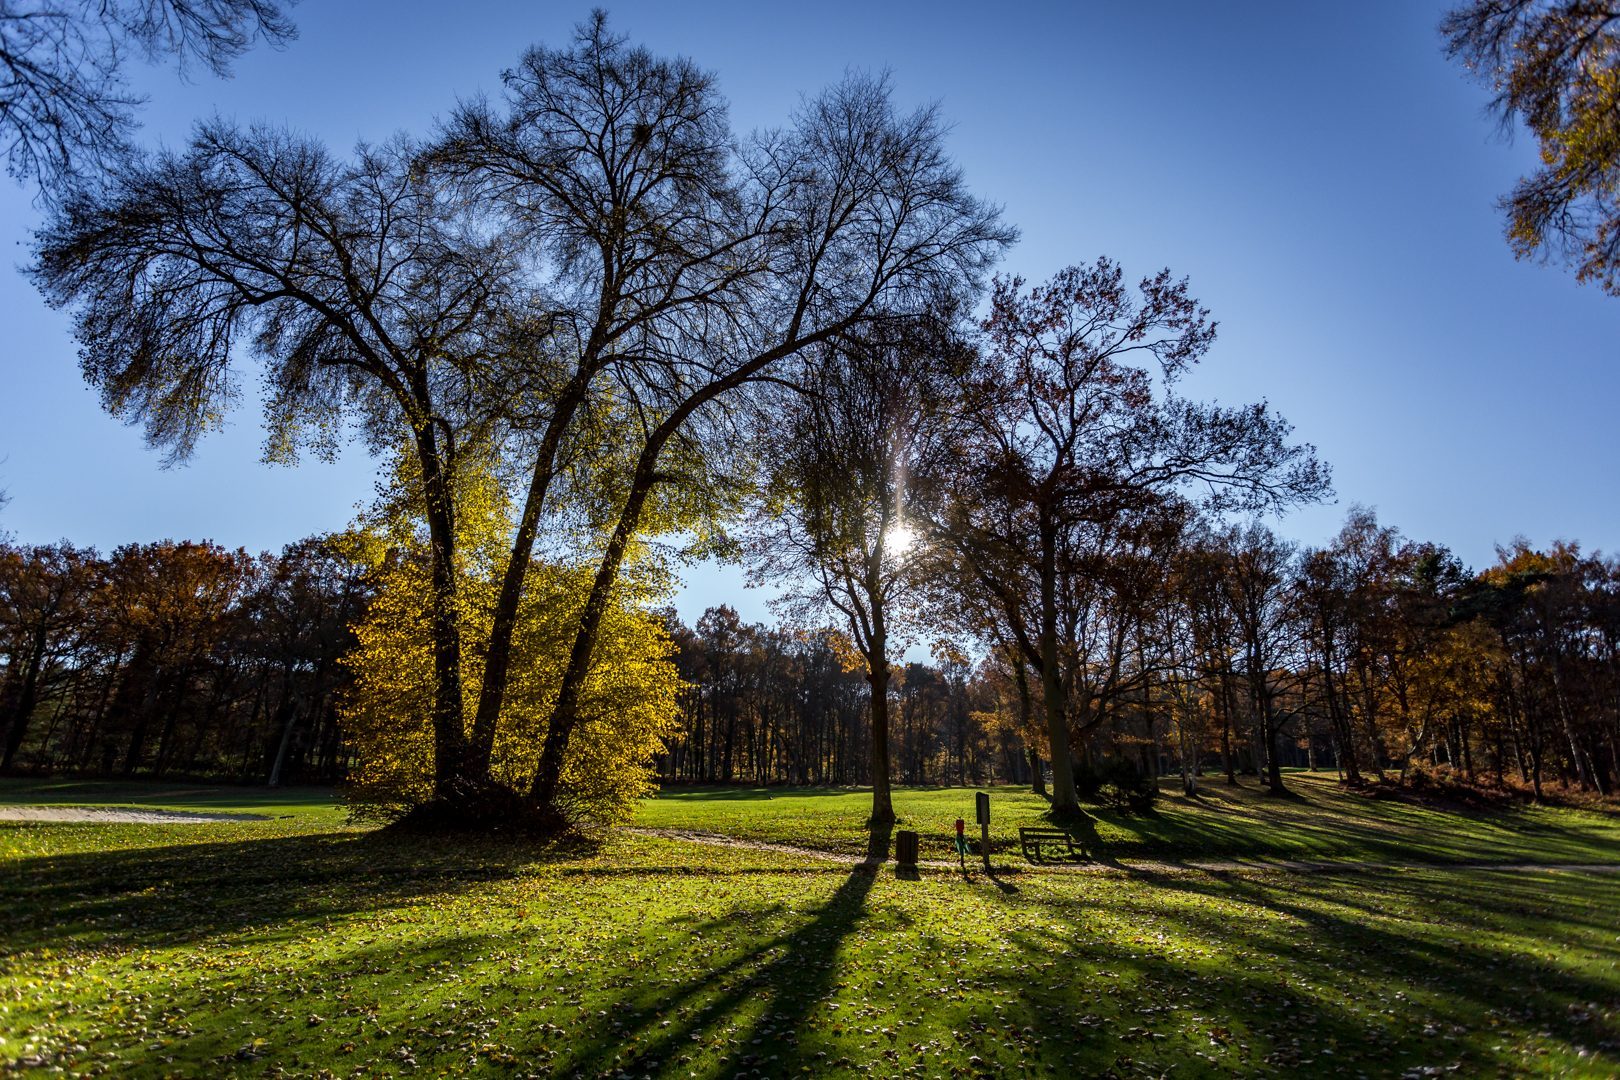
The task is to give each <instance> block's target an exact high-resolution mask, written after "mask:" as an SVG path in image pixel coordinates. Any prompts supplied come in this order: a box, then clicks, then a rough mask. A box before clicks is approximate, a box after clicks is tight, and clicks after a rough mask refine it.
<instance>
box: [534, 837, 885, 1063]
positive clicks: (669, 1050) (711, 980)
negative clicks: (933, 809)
mask: <svg viewBox="0 0 1620 1080" xmlns="http://www.w3.org/2000/svg"><path fill="white" fill-rule="evenodd" d="M892 833H893V827H892V826H880V827H878V828H874V829H872V830H871V834H870V838H869V840H868V843H867V848H866V859H865V861H863V862H862V863H860V864H858V865H856V866H854V867H853V868H851V869H850V870H849V871H848V876H847V877H846V878H845V879H844V881H843V882H842V883H841V884H840V885H839V886H838V888H837V889H836V890H835V891H834V892H833V894H832V896H831V897H829V898H828V899H827V900H826V902H825V903H823V904H821V905H820V906H819V907H817V908H816V909H815V911H814V912H813V913H812V914H811V916H810V918H809V919H808V920H807V921H805V922H803V923H801V924H800V925H798V926H796V927H795V928H794V929H792V930H790V931H788V932H787V933H785V934H781V935H779V936H777V937H775V938H772V939H770V940H768V941H766V942H765V943H763V944H760V945H758V946H755V947H753V948H749V949H745V950H743V951H742V952H741V953H739V954H738V955H736V956H733V957H732V958H731V959H729V960H728V961H726V962H724V963H720V964H717V965H715V966H714V967H712V968H711V969H709V970H707V971H705V972H704V973H703V974H702V976H701V977H698V978H695V979H691V980H689V981H687V982H686V983H685V984H684V985H681V986H678V987H675V988H674V989H662V988H660V989H659V990H658V991H657V992H656V994H653V995H647V994H643V995H641V996H640V997H639V998H638V1000H637V1007H635V1008H634V1010H633V1013H632V1015H635V1016H639V1017H650V1016H654V1015H658V1016H668V1015H669V1014H670V1013H672V1012H673V1013H674V1014H676V1015H678V1016H680V1017H681V1019H680V1021H679V1022H675V1021H667V1022H666V1021H660V1022H659V1025H658V1026H657V1027H653V1026H650V1025H648V1026H643V1027H641V1028H640V1030H634V1031H632V1030H627V1029H625V1028H624V1027H622V1026H621V1027H615V1028H613V1029H610V1030H605V1031H601V1032H599V1033H598V1034H597V1037H595V1038H592V1039H586V1040H581V1041H580V1042H578V1043H576V1044H575V1045H574V1049H573V1053H572V1054H570V1055H568V1056H567V1057H566V1058H564V1059H561V1060H557V1061H553V1062H551V1067H552V1068H553V1070H554V1071H557V1072H561V1073H565V1074H566V1073H570V1072H577V1073H579V1074H582V1075H595V1074H597V1073H610V1074H612V1075H618V1074H619V1073H620V1072H621V1071H623V1070H628V1069H631V1068H635V1069H639V1070H643V1071H646V1072H649V1073H669V1074H671V1075H677V1074H681V1073H680V1072H679V1071H678V1070H677V1068H676V1066H677V1065H684V1064H688V1063H690V1060H691V1055H690V1054H689V1053H688V1054H687V1055H686V1057H687V1061H686V1062H676V1061H672V1060H671V1059H672V1058H676V1057H677V1056H678V1055H679V1054H680V1052H681V1051H683V1050H686V1049H688V1048H690V1047H691V1046H692V1045H693V1044H694V1043H695V1042H696V1043H702V1042H703V1041H704V1039H705V1037H706V1035H707V1034H708V1033H712V1032H714V1031H716V1030H720V1029H722V1028H723V1027H724V1026H726V1025H735V1024H736V1022H737V1021H739V1020H740V1021H742V1023H743V1024H746V1025H747V1027H746V1029H745V1030H742V1031H741V1033H740V1034H739V1035H738V1037H737V1038H735V1039H732V1040H730V1042H731V1043H732V1044H733V1045H735V1046H737V1047H738V1048H739V1049H738V1050H737V1052H736V1053H735V1054H729V1053H728V1054H723V1055H721V1056H720V1057H719V1059H718V1060H717V1061H716V1062H713V1063H711V1064H712V1065H713V1066H714V1067H716V1068H718V1069H719V1070H720V1072H719V1074H720V1075H726V1076H744V1075H747V1074H749V1073H750V1072H755V1073H758V1074H759V1075H762V1076H780V1075H787V1074H789V1073H798V1072H799V1071H800V1070H801V1069H802V1068H806V1067H808V1068H810V1069H812V1070H815V1071H818V1072H820V1071H824V1070H826V1069H828V1068H830V1067H842V1066H843V1065H846V1064H848V1063H846V1062H838V1061H835V1060H829V1058H828V1057H827V1055H826V1054H825V1053H820V1054H818V1053H817V1052H816V1051H814V1050H813V1049H810V1048H807V1047H806V1046H805V1045H804V1037H805V1035H806V1033H807V1032H809V1031H810V1029H811V1026H812V1024H811V1013H812V1010H813V1009H814V1008H815V1006H816V1005H817V1004H818V1003H820V1002H821V1001H822V1000H823V999H824V998H825V997H826V996H827V994H828V992H829V991H830V990H832V989H833V988H834V987H835V985H836V984H837V981H838V980H837V977H836V976H837V971H838V963H837V961H838V954H839V950H840V949H841V947H842V946H843V943H844V941H845V939H846V938H848V937H849V936H850V935H851V934H852V933H854V932H855V931H856V929H857V927H858V926H859V925H860V924H861V922H862V920H863V918H865V916H866V915H867V910H866V903H867V897H868V896H869V894H870V893H871V891H872V887H873V885H874V883H875V881H876V880H877V877H878V875H879V874H881V873H884V865H885V860H886V859H887V856H888V852H889V844H890V840H891V836H892ZM752 914H753V915H755V916H756V917H757V916H760V915H767V914H774V912H754V913H752ZM729 921H730V920H725V919H716V920H711V921H709V922H706V923H700V924H698V926H697V927H696V929H698V930H700V931H708V932H710V933H713V932H723V931H724V930H726V929H727V927H728V924H729ZM632 1035H633V1038H632V1037H631V1036H632ZM627 1046H633V1047H634V1049H633V1051H630V1052H627V1050H626V1047H627ZM742 1047H747V1049H746V1050H745V1049H740V1048H742ZM755 1047H758V1049H755Z"/></svg>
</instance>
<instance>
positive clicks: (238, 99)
mask: <svg viewBox="0 0 1620 1080" xmlns="http://www.w3.org/2000/svg"><path fill="white" fill-rule="evenodd" d="M1444 6H1445V5H1443V4H1432V5H1431V4H1426V3H1418V2H1414V0H1401V2H1388V3H1366V4H1340V5H1318V4H1298V3H1286V4H1285V3H1277V4H1238V3H1233V4H1209V3H1186V4H1171V3H1161V4H1151V5H1136V6H1135V8H1136V10H1125V9H1124V6H1123V5H1105V4H1072V5H1069V4H1065V5H1050V6H1044V5H1038V4H998V5H988V4H982V3H973V4H961V5H952V4H946V3H927V4H883V5H878V4H872V3H870V2H867V3H856V4H844V3H818V4H815V5H795V6H793V7H791V8H790V7H788V6H785V5H782V6H778V5H768V4H759V3H738V4H699V3H683V4H669V3H662V4H657V3H620V4H615V5H613V6H611V7H610V9H609V11H610V15H611V17H612V20H613V23H614V25H615V26H616V27H617V28H618V29H620V30H621V31H624V32H627V33H629V34H630V35H631V36H632V37H633V38H634V39H635V40H637V41H639V42H641V43H644V44H646V45H648V46H649V47H651V48H652V49H654V50H655V51H659V52H664V53H680V54H684V55H687V56H689V57H691V58H693V59H694V60H696V61H697V62H698V63H700V64H702V65H703V66H705V67H707V68H709V69H711V70H713V71H715V72H717V73H718V75H719V77H720V83H721V86H722V88H723V90H724V91H725V92H726V94H727V96H728V97H729V98H730V100H731V103H732V118H733V121H734V124H735V126H736V127H737V128H738V129H739V130H747V129H749V128H753V127H756V126H766V125H772V124H777V123H780V122H782V121H783V120H784V119H785V118H786V116H787V114H788V113H789V112H790V111H791V109H792V108H793V106H794V104H795V103H796V102H797V101H798V100H799V97H800V95H801V94H802V93H808V92H814V91H815V90H816V89H817V88H819V87H821V86H823V85H825V84H826V83H828V82H830V81H833V80H835V79H837V78H838V77H839V76H840V75H841V74H842V73H843V72H844V71H845V69H847V68H862V69H868V70H878V69H885V68H886V69H889V70H890V71H891V72H892V74H893V79H894V85H895V87H896V90H897V92H898V95H899V96H900V98H901V99H902V100H903V101H906V102H914V103H920V102H925V101H938V102H939V103H940V104H941V106H942V108H943V111H944V114H945V115H946V116H947V117H948V118H949V119H950V120H951V121H952V123H953V124H954V131H953V133H952V137H951V148H952V151H953V152H954V154H955V156H956V158H957V159H958V160H959V161H960V162H961V164H962V166H963V168H964V169H965V171H966V173H967V176H968V179H969V182H970V183H971V185H972V186H973V188H974V189H975V190H976V191H978V192H979V193H980V194H982V195H983V196H985V197H986V198H989V199H991V200H993V201H996V202H999V203H1001V204H1002V205H1003V206H1004V207H1005V211H1006V215H1007V217H1008V219H1009V220H1011V221H1012V222H1013V223H1014V224H1016V225H1017V226H1019V227H1020V228H1021V229H1022V231H1023V240H1022V241H1021V242H1020V243H1019V245H1018V246H1017V248H1016V249H1014V250H1013V252H1012V253H1011V255H1010V257H1009V258H1008V260H1007V262H1006V265H1005V269H1006V270H1007V271H1008V272H1013V273H1018V274H1021V275H1023V276H1025V277H1027V278H1031V279H1039V278H1043V277H1045V276H1047V275H1048V274H1050V273H1051V272H1052V271H1054V270H1056V269H1058V268H1059V267H1061V266H1063V265H1065V264H1068V263H1073V262H1079V261H1082V260H1088V259H1091V258H1094V257H1096V256H1097V255H1100V254H1108V255H1110V256H1112V257H1114V258H1116V259H1118V260H1119V261H1121V262H1122V263H1123V264H1124V266H1125V268H1126V270H1127V272H1128V273H1130V274H1133V275H1138V276H1139V275H1141V274H1146V273H1148V272H1150V271H1153V270H1156V269H1157V268H1159V267H1161V266H1169V267H1171V268H1172V269H1173V270H1174V271H1175V272H1177V273H1178V274H1186V275H1188V276H1189V277H1190V278H1191V281H1192V286H1193V291H1194V293H1195V295H1197V296H1199V297H1200V298H1201V299H1202V300H1203V301H1204V302H1205V303H1206V304H1207V305H1208V306H1209V307H1210V308H1211V309H1212V311H1213V312H1214V314H1215V316H1216V317H1217V318H1218V319H1219V320H1220V322H1221V331H1220V339H1219V341H1218V342H1217V344H1216V346H1215V348H1214V350H1213V351H1212V353H1211V354H1210V356H1209V357H1208V358H1207V359H1206V360H1205V362H1204V365H1203V368H1202V370H1201V371H1200V372H1199V373H1198V374H1197V375H1196V376H1195V377H1194V379H1193V380H1191V381H1190V382H1189V384H1188V387H1189V389H1190V390H1193V391H1196V392H1197V393H1198V394H1199V395H1201V396H1205V397H1213V398H1218V399H1220V400H1222V401H1227V402H1238V401H1247V400H1253V399H1256V398H1261V397H1264V398H1266V399H1268V400H1269V401H1270V402H1271V403H1272V404H1273V405H1274V406H1275V407H1276V408H1277V409H1278V410H1279V411H1280V412H1282V413H1283V414H1284V415H1285V416H1287V417H1288V418H1289V419H1290V420H1292V421H1293V422H1294V424H1295V426H1296V430H1297V433H1298V435H1299V437H1300V438H1302V439H1304V440H1306V441H1309V442H1312V443H1314V444H1315V445H1316V446H1317V447H1318V449H1319V451H1320V453H1321V454H1322V456H1323V457H1325V458H1326V459H1327V460H1328V461H1329V462H1331V463H1332V465H1333V467H1334V471H1335V480H1336V487H1337V489H1338V493H1339V502H1338V504H1337V505H1333V506H1326V507H1320V508H1314V509H1310V510H1307V511H1303V512H1300V513H1296V514H1294V515H1291V516H1290V517H1289V518H1288V519H1286V521H1285V522H1284V523H1283V528H1284V531H1285V532H1287V533H1288V534H1289V535H1292V536H1294V537H1295V538H1297V539H1299V540H1301V541H1303V542H1306V543H1321V542H1323V541H1324V540H1325V539H1326V538H1328V537H1329V536H1331V535H1332V534H1333V533H1334V532H1335V531H1336V530H1337V527H1338V524H1339V522H1340V521H1341V520H1342V518H1343V514H1344V510H1345V507H1346V505H1347V504H1349V503H1351V502H1360V503H1366V504H1370V505H1372V506H1374V507H1376V508H1377V510H1378V512H1379V515H1380V517H1381V519H1382V520H1384V521H1385V522H1387V523H1391V524H1395V525H1398V526H1399V527H1400V528H1401V529H1402V530H1403V531H1405V532H1406V533H1407V534H1408V535H1410V536H1414V537H1417V538H1421V539H1428V540H1435V541H1438V542H1441V543H1444V544H1447V545H1449V546H1451V547H1452V548H1453V549H1454V550H1455V551H1456V552H1457V553H1458V554H1459V555H1460V556H1461V557H1462V558H1463V559H1464V560H1465V561H1466V562H1468V563H1470V564H1472V565H1475V566H1481V565H1483V564H1486V563H1488V562H1489V561H1491V559H1492V547H1493V545H1494V544H1498V543H1506V542H1507V541H1509V540H1510V539H1512V538H1513V537H1514V536H1515V535H1518V534H1523V535H1526V536H1528V537H1529V538H1530V539H1531V540H1532V541H1534V542H1537V543H1546V542H1549V541H1551V540H1552V539H1554V538H1571V539H1578V540H1580V541H1582V542H1583V543H1584V544H1585V546H1586V547H1588V548H1602V549H1604V550H1613V549H1616V548H1620V510H1617V509H1616V503H1615V500H1614V498H1613V483H1612V475H1613V468H1614V462H1613V457H1612V449H1613V447H1614V445H1615V438H1614V434H1613V432H1612V430H1611V428H1610V425H1609V422H1608V421H1609V417H1610V414H1611V412H1612V410H1613V407H1614V404H1615V402H1616V400H1617V398H1620V394H1617V391H1620V371H1617V365H1616V364H1615V363H1614V361H1615V360H1616V359H1617V358H1620V357H1617V353H1620V344H1617V343H1620V334H1617V332H1616V331H1617V328H1620V300H1617V299H1614V298H1610V297H1605V296H1603V295H1602V294H1601V293H1599V292H1597V291H1596V290H1594V289H1591V288H1586V287H1582V286H1579V285H1577V284H1576V283H1575V281H1574V279H1573V276H1572V275H1570V274H1569V273H1568V272H1566V271H1565V270H1564V269H1562V268H1561V267H1558V266H1545V265H1538V264H1535V263H1524V262H1515V260H1514V259H1513V257H1512V254H1511V253H1510V251H1509V250H1508V248H1507V246H1506V244H1505V243H1504V242H1503V240H1502V236H1501V220H1500V217H1499V215H1498V213H1497V211H1496V209H1495V205H1494V203H1495V200H1496V198H1497V197H1498V196H1499V195H1500V194H1501V193H1503V192H1504V191H1506V190H1507V189H1508V188H1509V187H1510V186H1511V185H1512V183H1513V181H1514V179H1515V178H1516V177H1517V176H1518V175H1520V174H1521V173H1522V172H1525V171H1527V170H1528V169H1529V168H1531V167H1532V166H1533V164H1534V148H1533V145H1532V144H1531V143H1530V141H1529V140H1527V139H1520V140H1519V141H1517V142H1516V143H1511V144H1510V143H1504V142H1503V141H1501V140H1500V139H1499V138H1497V137H1496V133H1495V129H1494V127H1493V125H1492V123H1491V122H1490V121H1489V120H1488V119H1487V118H1486V117H1485V116H1484V114H1483V112H1482V108H1483V105H1484V100H1485V94H1484V91H1482V90H1481V89H1480V88H1479V87H1477V86H1475V85H1473V84H1470V83H1468V82H1466V81H1465V80H1464V79H1463V78H1462V77H1461V76H1460V74H1459V72H1458V70H1457V69H1456V68H1455V67H1454V66H1453V65H1451V64H1449V63H1448V62H1447V61H1446V60H1445V58H1444V56H1443V55H1442V53H1441V48H1440V42H1439V39H1438V36H1437V35H1436V33H1435V30H1434V27H1435V24H1436V23H1437V22H1438V20H1439V17H1440V14H1441V12H1442V10H1443V8H1444ZM587 12H588V8H587V7H585V6H583V5H581V6H577V7H575V6H569V5H559V4H545V5H539V4H524V3H515V2H507V3H501V2H494V0H490V2H482V0H462V2H460V3H457V4H455V5H444V4H426V3H409V2H404V0H393V2H388V3H382V2H376V3H373V2H358V0H345V2H344V3H341V4H337V3H330V2H328V3H322V2H320V0H307V2H306V3H304V4H302V5H301V6H300V7H299V8H298V9H297V10H296V13H295V14H296V19H297V22H298V25H299V28H300V37H299V39H298V40H297V41H296V42H294V43H293V44H292V45H291V46H290V47H289V48H287V49H285V50H283V51H279V52H277V51H270V50H264V49H260V50H257V51H255V52H253V53H251V54H250V55H248V56H247V57H245V58H244V59H243V60H242V61H241V63H240V64H239V65H238V68H237V72H236V75H235V77H234V78H233V79H231V80H229V81H226V82H220V81H217V80H213V79H211V78H205V77H202V76H198V77H197V79H196V80H195V81H193V82H191V83H185V82H182V81H180V80H179V79H177V78H176V77H175V75H174V74H173V72H172V71H171V70H167V69H149V70H148V69H143V70H139V71H137V72H136V75H137V79H138V86H139V87H140V89H142V90H143V91H145V92H147V93H149V94H150V96H151V99H152V100H151V103H150V106H149V107H148V109H147V110H146V111H145V114H144V116H145V120H146V129H145V135H146V137H147V138H149V139H152V140H162V141H165V142H168V143H171V144H177V143H179V142H181V141H182V140H183V139H184V138H185V136H186V133H187V131H188V129H189V127H190V124H191V122H192V121H193V120H194V119H195V118H197V117H199V116H203V115H207V114H209V113H213V112H216V111H217V112H219V113H221V114H223V115H226V116H231V117H235V118H237V119H239V120H242V121H251V120H261V119H262V120H270V121H274V122H278V123H285V124H287V125H288V126H291V127H294V128H298V129H302V130H305V131H309V132H311V133H314V134H316V135H319V136H321V137H323V138H325V139H326V140H328V141H329V142H330V143H331V144H333V145H334V146H336V147H339V148H344V147H348V146H351V145H352V144H353V143H354V142H355V141H356V140H358V139H368V140H378V139H382V138H385V137H386V136H388V135H389V134H391V133H393V132H395V131H398V130H407V131H414V132H421V131H424V130H426V129H427V128H428V127H429V125H430V124H431V123H432V120H433V118H434V117H435V116H436V115H439V114H442V113H444V112H445V111H446V110H447V109H448V107H449V106H450V105H451V104H452V103H453V102H454V101H455V100H456V98H457V97H458V96H467V95H471V94H473V93H476V92H478V91H480V90H483V91H487V92H495V91H496V90H498V86H499V72H500V71H501V69H502V68H503V67H507V66H510V65H511V64H512V63H513V62H514V61H515V60H516V59H517V57H518V55H519V53H520V52H521V50H522V48H523V47H524V46H525V45H527V44H529V43H533V42H541V41H544V42H552V43H562V42H563V41H565V40H566V37H567V35H568V34H569V31H570V27H571V26H572V24H573V23H575V22H577V21H578V20H579V19H581V18H583V17H585V15H586V14H587ZM37 220H38V217H37V214H36V212H35V210H34V209H33V207H32V206H31V204H30V200H29V194H28V193H27V192H26V191H24V190H21V189H19V188H17V187H16V186H15V185H12V184H9V183H6V184H4V185H3V186H0V240H3V241H4V243H5V244H6V247H7V249H8V251H9V252H10V253H11V258H10V260H9V261H10V262H11V263H12V264H13V265H14V266H15V265H19V264H21V263H22V262H24V261H25V260H26V258H27V244H28V236H29V231H30V229H31V228H32V227H33V225H34V224H36V223H37ZM0 371H3V375H4V378H3V381H0V387H3V388H4V389H3V391H0V488H3V489H5V490H7V491H9V492H10V494H11V496H12V502H11V504H10V505H9V506H7V507H6V508H5V509H4V510H0V531H10V532H12V533H13V534H14V535H15V537H16V538H17V539H18V540H21V541H25V542H43V541H49V540H54V539H57V538H62V537H65V538H68V539H71V540H73V541H75V542H78V543H83V544H94V545H97V546H99V547H102V548H110V547H112V546H115V545H116V544H118V543H121V542H124V541H130V540H142V541H144V540H153V539H157V538H161V537H167V536H172V537H190V538H205V537H206V538H210V539H213V540H215V541H218V542H219V543H222V544H226V545H229V546H237V545H241V546H245V547H248V548H250V549H260V548H275V547H279V546H280V545H281V544H283V543H286V542H288V541H291V540H294V539H296V538H298V537H301V536H304V535H307V534H309V533H312V532H317V531H321V530H327V529H333V528H337V527H341V526H342V525H343V524H344V523H345V522H346V521H348V520H349V519H350V517H352V515H353V512H354V508H355V506H356V504H357V503H359V502H361V501H364V500H365V499H367V498H368V497H369V495H370V492H371V483H372V469H371V463H370V462H369V461H368V460H366V458H365V457H364V455H363V454H361V453H360V452H359V451H358V450H355V451H350V452H349V453H347V454H346V455H345V456H344V457H343V458H342V459H341V460H340V461H339V462H338V463H337V464H335V465H322V464H320V463H317V462H305V463H304V464H302V465H300V466H298V467H296V468H286V467H271V466H266V465H262V464H260V463H259V461H258V457H259V432H258V416H257V413H256V411H255V410H254V409H253V408H251V407H249V408H246V409H244V410H242V411H241V412H240V413H239V414H238V415H236V416H235V417H233V423H232V426H231V428H230V429H229V430H228V431H227V432H225V433H224V434H222V435H220V436H216V437H214V438H213V439H211V440H209V441H207V442H205V443H204V444H203V445H202V447H201V448H200V450H199V451H198V453H197V455H196V457H195V458H194V460H193V461H192V462H191V463H190V464H189V465H186V466H184V467H181V468H178V469H170V470H164V469H162V468H161V467H160V459H159V456H158V455H157V454H156V453H154V452H152V451H149V450H147V449H146V448H145V447H144V446H143V444H142V442H141V439H140V436H139V433H138V432H137V431H134V430H132V429H128V428H125V427H122V426H121V425H120V424H119V423H118V422H116V421H114V420H112V419H110V418H108V417H107V416H106V415H105V414H104V413H102V412H101V411H100V409H99V407H98V405H97V402H96V399H95V396H94V395H93V394H92V393H91V392H90V391H89V390H88V389H86V388H85V387H84V385H83V384H82V382H81V381H80V378H79V375H78V369H77V363H76V358H75V347H74V345H73V343H72V341H71V340H70V338H69V334H68V325H67V320H66V318H65V316H63V315H62V314H60V313H56V312H51V311H49V310H48V309H46V308H45V306H44V305H43V303H42V302H41V301H40V300H39V298H38V296H37V294H35V292H34V291H33V289H32V287H31V286H30V285H29V284H28V283H27V282H26V281H25V280H24V279H23V278H22V277H21V276H20V275H18V274H17V273H15V272H12V271H11V270H9V269H8V270H6V271H4V272H0ZM249 382H250V383H251V380H249ZM719 602H730V603H733V604H735V605H737V606H738V607H739V608H741V609H742V610H743V612H744V614H745V615H746V616H747V617H750V618H765V617H767V614H766V612H765V610H764V608H763V605H762V603H761V601H760V598H759V596H758V595H757V594H755V593H745V592H744V591H743V590H742V588H741V575H740V574H739V573H737V572H735V571H731V570H715V569H712V568H698V569H696V570H694V572H693V573H692V574H691V575H689V583H688V587H687V589H686V590H685V591H684V593H683V594H682V597H681V599H680V604H679V606H680V607H681V609H682V611H683V613H684V614H685V615H686V616H687V618H688V619H694V618H695V617H696V616H697V614H699V613H700V612H701V611H702V609H703V607H705V606H707V605H708V604H711V603H719Z"/></svg>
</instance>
